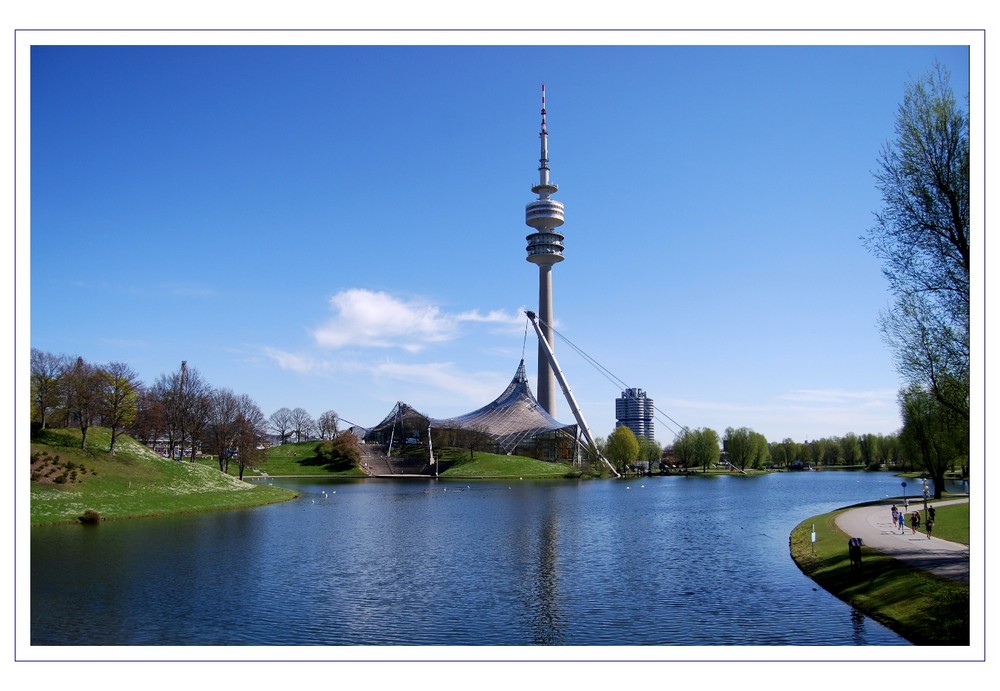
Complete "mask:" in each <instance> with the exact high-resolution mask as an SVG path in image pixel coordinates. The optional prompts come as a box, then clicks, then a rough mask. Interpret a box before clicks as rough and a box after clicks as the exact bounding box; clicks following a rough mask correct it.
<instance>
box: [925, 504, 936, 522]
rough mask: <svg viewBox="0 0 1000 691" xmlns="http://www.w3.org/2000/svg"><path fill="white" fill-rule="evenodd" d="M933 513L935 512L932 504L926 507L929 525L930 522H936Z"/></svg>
mask: <svg viewBox="0 0 1000 691" xmlns="http://www.w3.org/2000/svg"><path fill="white" fill-rule="evenodd" d="M935 513H936V512H935V511H934V505H933V504H931V505H930V506H929V507H927V522H928V523H930V522H931V521H934V520H937V518H936V517H935V515H934V514H935Z"/></svg>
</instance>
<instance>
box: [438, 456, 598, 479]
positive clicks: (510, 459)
mask: <svg viewBox="0 0 1000 691" xmlns="http://www.w3.org/2000/svg"><path fill="white" fill-rule="evenodd" d="M434 455H435V456H436V457H437V458H438V460H441V461H454V465H452V466H451V467H449V468H448V470H446V471H445V472H443V473H441V477H444V478H449V477H453V478H483V479H489V478H520V477H531V478H562V477H579V476H580V471H579V470H577V469H576V468H574V467H573V466H571V465H569V464H567V463H550V462H548V461H539V460H535V459H534V458H527V457H525V456H507V455H504V454H496V453H485V452H483V451H477V452H476V453H475V455H474V458H472V459H470V458H469V451H468V449H441V450H440V451H438V450H437V449H435V451H434Z"/></svg>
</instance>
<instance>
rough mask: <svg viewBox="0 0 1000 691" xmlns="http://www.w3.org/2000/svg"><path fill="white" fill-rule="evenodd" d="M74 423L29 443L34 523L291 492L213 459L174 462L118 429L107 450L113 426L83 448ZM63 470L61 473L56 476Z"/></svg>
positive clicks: (227, 504) (215, 504)
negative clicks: (229, 471)
mask: <svg viewBox="0 0 1000 691" xmlns="http://www.w3.org/2000/svg"><path fill="white" fill-rule="evenodd" d="M80 441H81V436H80V432H79V430H70V429H59V430H43V431H42V432H40V433H39V434H38V435H37V437H36V438H35V439H33V440H32V444H31V457H32V465H33V470H32V476H33V477H32V482H31V524H32V525H40V524H46V523H62V522H73V521H76V520H77V519H78V518H79V517H80V516H81V515H83V513H84V511H86V510H88V509H89V510H92V511H96V512H97V513H98V514H99V515H100V517H101V518H102V519H116V518H133V517H139V516H159V515H164V514H171V513H184V512H193V511H208V510H218V509H229V508H238V507H249V506H259V505H262V504H271V503H275V502H279V501H285V500H288V499H291V498H294V497H295V496H296V493H295V492H293V491H291V490H287V489H283V488H278V487H271V486H268V485H256V484H249V483H246V482H240V481H239V480H237V479H236V478H233V477H231V476H227V475H224V474H223V473H220V472H219V470H218V468H217V467H212V466H209V465H204V464H200V463H190V462H187V461H185V462H177V461H171V460H169V459H166V458H163V457H162V456H160V455H159V454H157V453H154V452H153V451H151V450H150V449H148V448H146V447H145V446H143V445H142V444H139V443H138V442H136V441H134V440H133V439H131V438H130V437H125V436H122V437H120V438H119V440H118V444H117V449H116V451H117V452H116V454H115V455H114V456H111V455H110V454H108V453H107V449H108V446H109V444H110V432H109V431H108V430H106V429H102V428H93V429H91V430H90V431H89V433H88V435H87V448H86V449H81V448H80ZM60 478H61V480H60Z"/></svg>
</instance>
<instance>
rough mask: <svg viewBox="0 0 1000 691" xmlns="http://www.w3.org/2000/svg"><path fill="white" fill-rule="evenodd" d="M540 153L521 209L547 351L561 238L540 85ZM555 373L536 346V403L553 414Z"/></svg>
mask: <svg viewBox="0 0 1000 691" xmlns="http://www.w3.org/2000/svg"><path fill="white" fill-rule="evenodd" d="M539 137H540V138H541V140H542V153H541V157H540V158H539V159H538V184H537V185H534V186H533V187H532V188H531V191H532V192H534V193H535V194H537V195H538V199H536V200H535V201H533V202H531V203H529V204H528V205H527V206H526V207H525V209H524V222H525V223H526V224H527V225H528V226H530V227H531V228H533V229H534V232H533V233H531V234H530V235H528V236H527V238H525V239H526V240H527V241H528V247H527V248H526V249H527V252H528V256H527V260H528V261H529V262H531V263H532V264H537V265H538V319H539V321H540V324H539V326H540V327H541V329H542V334H543V335H544V337H545V341H546V342H547V343H548V344H549V349H550V350H554V348H553V346H554V343H553V341H554V336H553V334H552V265H553V264H556V263H558V262H561V261H562V260H563V255H562V252H563V235H562V233H560V232H558V231H557V230H556V228H558V227H559V226H561V225H562V224H563V221H564V220H565V219H564V216H563V205H562V202H557V201H556V200H555V199H552V198H551V195H553V194H555V193H556V191H557V190H558V189H559V186H558V185H556V184H555V183H553V182H550V181H549V133H548V129H547V128H546V124H545V85H544V84H542V131H541V133H540V134H539ZM555 384H556V382H555V374H554V373H553V371H552V367H551V366H550V365H549V358H548V356H547V354H546V353H545V349H544V347H543V346H542V344H541V343H539V344H538V396H537V397H538V403H539V404H540V405H541V406H542V408H544V409H545V411H546V412H547V413H548V414H549V415H551V416H553V417H555V415H556V386H555Z"/></svg>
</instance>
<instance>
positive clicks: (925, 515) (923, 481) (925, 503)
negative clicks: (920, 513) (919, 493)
mask: <svg viewBox="0 0 1000 691" xmlns="http://www.w3.org/2000/svg"><path fill="white" fill-rule="evenodd" d="M920 483H921V484H922V485H923V486H924V523H926V522H927V497H928V495H929V494H930V493H931V488H930V487H928V486H927V480H926V479H924V478H920Z"/></svg>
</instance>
